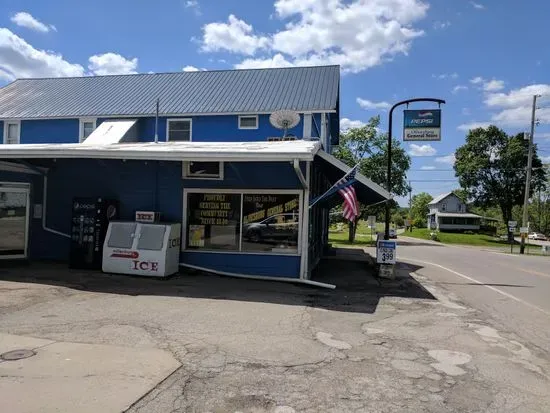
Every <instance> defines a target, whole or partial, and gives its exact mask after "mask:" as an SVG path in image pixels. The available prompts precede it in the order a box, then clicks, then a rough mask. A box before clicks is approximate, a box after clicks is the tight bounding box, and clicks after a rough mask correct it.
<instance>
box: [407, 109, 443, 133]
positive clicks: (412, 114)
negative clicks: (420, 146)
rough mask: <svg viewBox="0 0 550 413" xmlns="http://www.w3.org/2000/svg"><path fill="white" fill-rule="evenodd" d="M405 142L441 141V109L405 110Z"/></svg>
mask: <svg viewBox="0 0 550 413" xmlns="http://www.w3.org/2000/svg"><path fill="white" fill-rule="evenodd" d="M403 140H404V141H440V140H441V109H424V110H405V111H404V119H403Z"/></svg>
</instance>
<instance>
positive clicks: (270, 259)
mask: <svg viewBox="0 0 550 413" xmlns="http://www.w3.org/2000/svg"><path fill="white" fill-rule="evenodd" d="M182 262H185V263H186V264H190V265H195V266H197V267H204V268H208V269H212V270H215V271H224V272H232V273H237V274H247V275H264V276H269V277H286V278H299V277H300V257H299V256H282V255H260V254H258V255H256V254H239V253H235V254H229V253H224V254H215V253H209V252H202V253H201V252H183V253H182Z"/></svg>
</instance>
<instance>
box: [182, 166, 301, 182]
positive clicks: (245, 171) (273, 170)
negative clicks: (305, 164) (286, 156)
mask: <svg viewBox="0 0 550 413" xmlns="http://www.w3.org/2000/svg"><path fill="white" fill-rule="evenodd" d="M224 175H225V176H224V179H223V181H219V180H207V179H184V181H183V182H184V186H185V187H186V188H237V189H297V188H300V189H301V184H300V181H299V179H298V177H297V176H296V172H295V171H294V168H293V166H292V165H291V164H290V162H261V163H260V162H226V163H225V164H224Z"/></svg>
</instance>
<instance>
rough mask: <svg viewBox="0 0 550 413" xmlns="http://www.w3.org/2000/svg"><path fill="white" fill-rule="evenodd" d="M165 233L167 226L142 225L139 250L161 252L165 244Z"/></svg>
mask: <svg viewBox="0 0 550 413" xmlns="http://www.w3.org/2000/svg"><path fill="white" fill-rule="evenodd" d="M165 233H166V226H164V225H147V224H141V231H140V234H139V241H138V245H137V249H138V250H153V251H160V250H161V249H162V246H163V244H164V234H165Z"/></svg>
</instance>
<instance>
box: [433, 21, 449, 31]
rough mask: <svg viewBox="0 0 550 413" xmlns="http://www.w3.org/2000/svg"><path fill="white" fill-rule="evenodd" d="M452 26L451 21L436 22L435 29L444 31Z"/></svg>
mask: <svg viewBox="0 0 550 413" xmlns="http://www.w3.org/2000/svg"><path fill="white" fill-rule="evenodd" d="M450 25H451V22H450V21H448V20H447V21H444V22H442V21H436V22H435V23H434V25H433V27H434V29H436V30H443V29H446V28H447V27H449V26H450Z"/></svg>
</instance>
